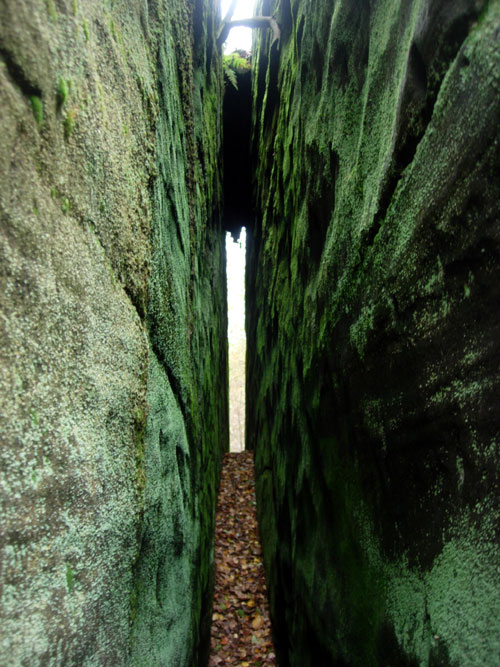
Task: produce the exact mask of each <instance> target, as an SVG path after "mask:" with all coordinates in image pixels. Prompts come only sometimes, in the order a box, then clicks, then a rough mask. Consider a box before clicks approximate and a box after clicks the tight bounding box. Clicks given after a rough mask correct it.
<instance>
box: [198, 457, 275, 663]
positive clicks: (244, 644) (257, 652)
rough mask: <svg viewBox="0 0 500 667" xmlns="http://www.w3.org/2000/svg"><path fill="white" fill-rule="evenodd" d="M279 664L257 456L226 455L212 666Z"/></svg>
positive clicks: (218, 529)
mask: <svg viewBox="0 0 500 667" xmlns="http://www.w3.org/2000/svg"><path fill="white" fill-rule="evenodd" d="M276 664H277V663H276V657H275V654H274V650H273V646H272V639H271V623H270V620H269V611H268V605H267V591H266V584H265V578H264V566H263V563H262V553H261V548H260V541H259V534H258V528H257V516H256V511H255V482H254V467H253V455H252V452H241V453H237V454H234V453H233V454H226V456H225V458H224V463H223V467H222V477H221V483H220V489H219V498H218V503H217V519H216V529H215V592H214V607H213V616H212V637H211V657H210V662H209V667H216V666H217V665H231V666H232V667H247V666H249V665H252V666H258V665H276Z"/></svg>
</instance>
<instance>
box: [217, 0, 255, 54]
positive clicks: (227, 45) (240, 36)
mask: <svg viewBox="0 0 500 667" xmlns="http://www.w3.org/2000/svg"><path fill="white" fill-rule="evenodd" d="M230 4H231V0H221V3H220V5H221V16H222V17H223V18H224V16H225V15H226V12H227V10H228V9H229V5H230ZM254 4H255V0H238V4H237V5H236V9H235V11H234V14H233V19H247V18H249V17H251V16H253V8H254ZM236 49H243V50H244V51H251V49H252V29H251V28H232V30H230V31H229V36H228V38H227V40H226V41H225V42H224V53H232V52H233V51H235V50H236Z"/></svg>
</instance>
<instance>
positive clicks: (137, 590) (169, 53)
mask: <svg viewBox="0 0 500 667" xmlns="http://www.w3.org/2000/svg"><path fill="white" fill-rule="evenodd" d="M215 20H216V19H215V17H214V16H213V13H212V3H211V2H208V0H197V1H196V2H194V1H193V2H184V0H182V1H181V0H176V1H171V0H168V2H167V1H166V0H156V1H151V2H130V1H128V0H121V1H120V0H116V1H115V0H110V1H109V2H108V1H105V2H98V1H95V2H94V1H86V2H80V1H78V0H73V1H70V0H47V1H46V2H45V1H44V2H29V1H28V0H15V1H14V0H12V1H10V0H5V1H4V2H2V3H1V6H0V105H1V108H2V114H1V119H0V135H1V141H0V162H1V164H2V168H1V171H0V254H1V259H0V312H1V317H0V336H1V341H2V342H1V345H0V355H1V361H0V425H1V426H0V432H1V441H2V447H1V454H0V456H1V474H0V493H1V503H2V510H1V511H2V527H1V536H0V548H1V553H0V567H1V584H2V585H1V604H0V609H1V612H0V616H1V631H0V662H2V663H5V664H7V663H8V664H29V665H41V664H51V665H62V664H64V665H104V664H108V665H110V664H113V665H121V664H133V665H145V664H148V665H152V664H155V665H173V664H175V665H194V664H197V663H198V661H199V662H201V663H203V660H204V655H205V653H206V648H207V642H208V637H209V635H208V632H207V629H208V625H209V622H210V605H211V586H212V577H213V575H212V560H213V522H214V512H215V487H216V480H217V477H218V471H219V460H220V454H221V451H222V450H224V449H226V448H227V405H226V399H225V396H226V382H227V380H226V377H227V370H226V348H225V342H224V336H223V332H224V329H225V326H226V313H225V306H224V300H223V299H224V296H223V294H224V292H223V289H224V285H223V259H224V247H223V237H222V233H221V230H220V219H219V204H220V192H221V186H220V174H219V162H220V159H219V135H220V128H219V117H220V102H221V78H220V62H219V61H218V57H217V54H216V51H215V48H214V37H213V35H214V22H215ZM193 37H194V39H193Z"/></svg>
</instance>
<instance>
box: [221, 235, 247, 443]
mask: <svg viewBox="0 0 500 667" xmlns="http://www.w3.org/2000/svg"><path fill="white" fill-rule="evenodd" d="M245 241H246V230H245V228H244V227H243V228H242V229H241V232H240V237H239V239H238V240H237V241H234V240H233V237H232V236H231V234H230V233H229V232H227V233H226V257H227V265H226V267H227V268H226V275H227V310H228V329H227V337H228V340H229V448H230V451H232V452H242V451H243V450H244V449H245V356H246V335H245Z"/></svg>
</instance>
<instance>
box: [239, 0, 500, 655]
mask: <svg viewBox="0 0 500 667" xmlns="http://www.w3.org/2000/svg"><path fill="white" fill-rule="evenodd" d="M259 9H260V10H262V13H263V14H273V13H274V15H275V16H276V17H277V19H278V21H279V22H280V25H281V28H282V40H281V44H280V47H279V48H278V45H275V46H273V47H272V49H271V50H269V40H270V37H269V36H267V37H264V38H263V42H262V43H261V44H260V46H259V48H258V49H257V53H256V56H255V58H254V67H255V78H254V90H253V95H254V157H255V161H256V171H255V181H256V187H257V204H258V214H257V216H256V223H255V227H254V229H253V231H252V233H251V234H249V235H248V248H249V251H248V252H249V255H248V257H249V264H248V267H249V274H248V281H247V295H248V299H249V303H248V309H249V313H248V320H247V327H248V332H247V335H248V357H247V363H248V373H249V375H248V380H247V401H248V407H247V437H248V443H247V446H250V447H252V448H255V450H256V462H257V463H256V464H257V494H258V502H259V518H260V525H261V533H262V539H263V550H264V557H265V562H266V568H267V572H268V577H269V588H270V596H271V600H270V601H271V610H272V614H273V619H274V626H275V632H276V640H277V648H278V651H279V656H280V658H281V660H280V664H281V665H288V664H290V665H296V666H299V665H300V667H305V666H307V665H327V664H339V665H341V664H348V665H363V666H367V665H376V664H380V665H428V664H429V665H485V664H488V665H490V664H497V663H498V662H499V660H500V640H499V637H500V623H499V617H498V611H497V610H498V608H499V604H500V555H499V553H500V552H499V550H498V526H499V518H500V516H499V483H498V466H499V463H500V450H499V447H500V442H499V410H498V394H499V370H498V369H499V360H500V359H499V357H500V355H499V345H498V340H499V335H500V318H499V314H498V304H499V287H498V286H499V280H498V277H499V263H500V245H499V244H500V237H499V225H498V222H499V203H498V202H499V200H500V178H499V176H500V161H499V155H500V152H499V148H500V145H499V144H500V135H499V127H500V123H499V121H500V104H499V99H500V75H499V72H500V51H499V49H498V39H499V34H500V3H499V2H498V1H497V0H493V1H490V2H489V3H485V2H475V1H474V0H461V1H460V2H454V1H453V2H452V1H451V0H450V1H441V0H440V1H437V0H435V1H430V0H419V1H416V2H410V1H405V0H398V1H397V2H391V1H389V0H387V1H385V0H381V1H380V2H376V3H373V2H364V3H362V2H356V1H355V0H337V1H336V2H333V3H332V2H327V1H324V2H323V1H319V0H318V2H314V3H311V2H307V1H306V0H292V1H291V2H290V1H289V0H281V1H280V2H268V1H264V2H261V3H260V4H259Z"/></svg>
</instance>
